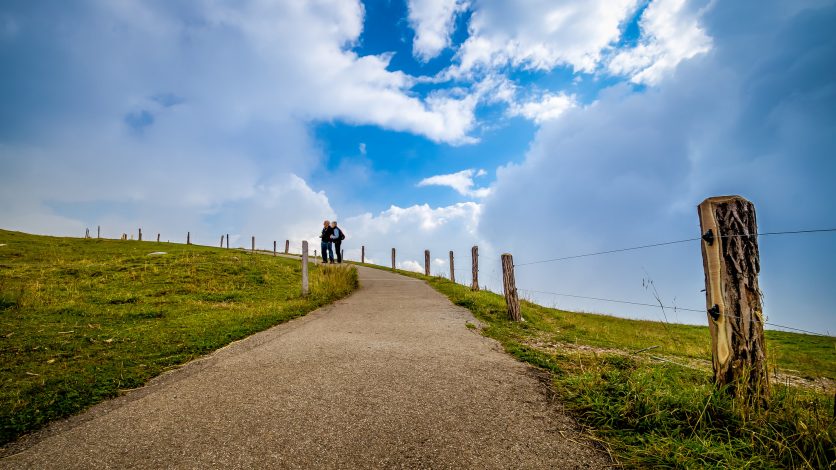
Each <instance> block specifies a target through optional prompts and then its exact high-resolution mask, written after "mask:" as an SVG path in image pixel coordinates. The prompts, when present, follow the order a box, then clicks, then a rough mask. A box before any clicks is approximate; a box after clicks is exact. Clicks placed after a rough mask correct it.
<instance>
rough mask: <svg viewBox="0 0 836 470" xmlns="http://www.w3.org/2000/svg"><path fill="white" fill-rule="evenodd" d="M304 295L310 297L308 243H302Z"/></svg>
mask: <svg viewBox="0 0 836 470" xmlns="http://www.w3.org/2000/svg"><path fill="white" fill-rule="evenodd" d="M302 295H308V242H307V240H303V241H302Z"/></svg>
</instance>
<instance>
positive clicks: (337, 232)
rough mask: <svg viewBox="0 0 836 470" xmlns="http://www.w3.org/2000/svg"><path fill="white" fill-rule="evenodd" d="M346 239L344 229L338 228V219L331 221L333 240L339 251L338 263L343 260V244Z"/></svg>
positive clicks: (335, 247)
mask: <svg viewBox="0 0 836 470" xmlns="http://www.w3.org/2000/svg"><path fill="white" fill-rule="evenodd" d="M343 240H345V233H343V231H342V229H340V228H337V221H336V220H335V221H333V222H331V241H332V242H334V249H335V250H336V251H337V263H340V264H342V262H343V250H342V244H343Z"/></svg>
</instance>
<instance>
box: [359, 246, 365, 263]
mask: <svg viewBox="0 0 836 470" xmlns="http://www.w3.org/2000/svg"><path fill="white" fill-rule="evenodd" d="M365 262H366V245H362V246H360V263H365Z"/></svg>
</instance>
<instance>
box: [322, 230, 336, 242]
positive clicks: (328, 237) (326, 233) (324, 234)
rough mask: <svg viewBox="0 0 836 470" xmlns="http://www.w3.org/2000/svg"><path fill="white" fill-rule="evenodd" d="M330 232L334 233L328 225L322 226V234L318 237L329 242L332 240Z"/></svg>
mask: <svg viewBox="0 0 836 470" xmlns="http://www.w3.org/2000/svg"><path fill="white" fill-rule="evenodd" d="M332 233H334V229H332V228H331V227H330V226H329V227H324V228H323V229H322V235H320V236H319V238H321V239H322V241H323V242H326V243H330V242H331V241H332V240H331V234H332Z"/></svg>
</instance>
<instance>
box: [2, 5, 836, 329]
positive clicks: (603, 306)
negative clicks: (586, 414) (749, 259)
mask: <svg viewBox="0 0 836 470" xmlns="http://www.w3.org/2000/svg"><path fill="white" fill-rule="evenodd" d="M834 26H836V2H834V1H824V0H800V1H794V2H787V1H783V0H759V1H746V0H735V1H729V0H649V1H648V0H520V1H516V2H507V1H501V0H377V1H371V0H370V1H366V2H361V1H359V0H313V1H306V2H298V1H291V0H241V1H236V2H218V1H213V0H189V1H185V0H179V1H178V0H166V1H163V0H156V1H154V0H147V1H138V0H137V1H131V0H125V1H120V2H113V1H110V0H76V1H73V2H66V1H63V0H39V1H36V2H33V1H29V0H5V1H3V2H2V3H0V70H2V73H0V103H2V106H0V168H2V171H0V227H2V228H5V229H13V230H21V231H26V232H32V233H39V234H51V235H68V236H81V235H83V233H84V231H85V229H86V228H91V229H92V230H93V231H94V232H95V227H97V226H101V228H102V233H103V235H104V236H107V237H114V238H115V237H118V236H119V235H121V234H122V233H128V234H135V233H136V230H137V228H140V227H141V228H142V229H143V233H144V234H146V237H147V236H148V234H152V236H153V234H156V233H160V234H161V238H162V240H170V241H172V242H184V241H185V236H186V232H190V233H191V236H192V240H193V241H194V242H196V243H201V244H207V245H214V244H217V243H218V242H219V240H220V236H221V235H222V234H226V233H229V234H230V237H231V241H232V244H233V245H238V246H244V245H245V244H248V242H249V239H250V236H255V237H256V240H257V244H258V245H259V246H261V247H264V248H267V247H270V246H271V245H272V241H273V240H279V241H280V243H281V241H282V240H285V239H290V240H291V243H292V247H293V249H294V251H298V250H299V246H300V245H301V241H302V240H310V241H311V242H314V241H315V240H316V237H317V235H318V232H319V228H320V227H321V223H322V220H323V219H332V220H333V219H337V220H339V221H340V225H341V227H343V228H344V230H345V232H346V235H347V239H346V241H345V243H344V248H345V250H346V255H347V257H349V258H359V251H360V246H365V247H366V253H367V258H368V259H370V260H371V261H373V262H377V263H379V264H388V263H389V253H390V249H391V248H392V247H397V249H398V264H399V266H400V267H402V268H405V269H421V267H422V263H423V251H424V250H425V249H429V250H430V251H431V253H432V258H433V265H432V270H433V273H435V274H439V275H444V276H448V275H449V266H448V261H447V259H448V254H447V253H448V251H450V250H453V251H454V253H455V256H456V266H457V270H459V271H457V274H456V277H457V280H458V281H459V282H463V283H469V282H470V273H469V269H468V268H469V262H470V259H469V253H470V247H471V246H473V245H478V246H479V247H480V266H481V275H480V284H483V285H486V286H487V287H488V288H490V289H493V290H496V291H499V290H501V284H500V279H501V271H500V267H499V255H500V254H501V253H505V252H507V253H511V254H513V256H514V260H515V263H516V264H517V265H518V267H517V269H516V274H517V286H518V288H519V290H520V293H521V295H522V296H523V297H524V298H528V299H531V300H534V301H537V302H539V303H542V304H544V305H548V306H556V307H559V308H565V309H573V310H581V311H589V312H596V313H608V314H613V315H618V316H623V317H629V318H644V319H650V320H658V321H671V322H682V323H694V324H704V323H705V322H706V317H705V315H704V314H702V313H699V312H690V311H683V310H674V309H664V310H663V309H660V308H658V307H641V306H635V305H625V304H614V303H608V302H602V301H590V300H586V299H579V298H575V297H566V296H558V295H555V294H554V293H558V294H573V295H579V296H588V297H599V298H608V299H619V300H628V301H633V302H639V303H656V299H657V298H659V299H661V300H662V302H663V303H664V304H666V305H669V306H677V307H684V308H694V309H697V310H699V309H701V308H704V306H705V295H704V293H703V292H701V290H702V289H704V287H705V286H704V278H703V272H702V260H701V254H700V247H699V242H689V243H682V244H676V245H667V246H663V247H657V248H653V249H647V250H638V251H631V252H622V253H616V254H610V255H602V256H596V257H586V258H576V259H571V260H564V261H555V262H546V263H536V264H529V263H532V262H536V261H542V260H548V259H553V258H559V257H564V256H571V255H576V254H584V253H591V252H597V251H603V250H612V249H618V248H624V247H631V246H636V245H644V244H652V243H658V242H666V241H671V240H681V239H688V238H694V237H698V236H699V221H698V219H697V215H696V206H697V205H698V204H699V203H700V202H701V201H702V200H704V199H705V198H707V197H710V196H717V195H725V194H739V195H741V196H744V197H746V198H747V199H749V200H751V201H752V202H753V203H754V204H755V207H756V209H757V216H758V224H759V228H760V230H761V231H786V230H803V229H819V228H833V227H836V205H834V202H836V184H834V177H836V158H834V157H836V156H834V153H833V152H834V150H833V149H835V148H836V33H834V31H836V28H834ZM312 248H316V246H314V247H312ZM760 249H761V288H762V290H763V294H764V303H765V313H766V315H767V321H769V322H770V323H772V324H775V325H787V326H793V327H797V328H803V329H809V330H814V331H822V332H825V331H827V332H830V333H833V331H834V330H836V328H834V327H836V322H834V318H836V317H835V316H834V313H833V307H832V306H833V305H836V291H834V289H833V288H832V286H833V285H834V282H836V267H834V265H833V262H832V261H833V259H834V258H835V257H834V254H836V234H834V233H832V232H831V233H820V234H807V235H786V236H770V237H761V238H760ZM771 327H775V326H771Z"/></svg>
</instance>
